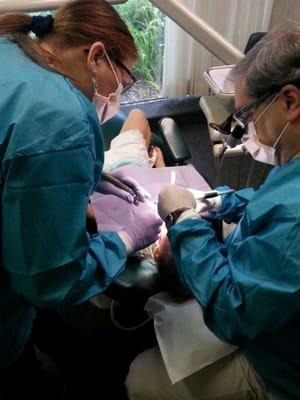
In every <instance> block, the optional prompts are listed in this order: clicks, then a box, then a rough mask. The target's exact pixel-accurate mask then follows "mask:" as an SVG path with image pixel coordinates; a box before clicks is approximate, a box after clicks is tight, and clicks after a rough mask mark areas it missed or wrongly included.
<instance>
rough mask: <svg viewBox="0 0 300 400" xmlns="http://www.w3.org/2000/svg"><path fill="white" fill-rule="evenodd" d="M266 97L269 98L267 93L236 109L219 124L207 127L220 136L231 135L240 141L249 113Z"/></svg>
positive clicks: (213, 123)
mask: <svg viewBox="0 0 300 400" xmlns="http://www.w3.org/2000/svg"><path fill="white" fill-rule="evenodd" d="M268 97H270V94H269V93H268V94H266V95H265V96H263V97H261V98H260V99H256V100H253V101H252V102H251V103H249V104H246V105H245V106H242V107H240V108H238V109H237V110H236V111H235V112H234V113H231V114H230V115H229V116H228V117H227V118H226V120H225V121H224V122H222V123H221V124H216V123H215V122H211V123H210V124H209V126H210V127H211V128H213V129H215V130H217V131H218V132H220V133H222V134H225V135H231V136H233V137H234V138H236V139H240V138H241V137H242V136H243V135H244V134H245V133H246V130H247V125H248V122H249V118H250V116H251V111H252V110H253V109H254V108H256V107H257V106H258V105H259V104H261V103H263V102H264V101H265V100H266V99H267V98H268Z"/></svg>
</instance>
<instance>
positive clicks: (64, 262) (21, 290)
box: [0, 38, 126, 367]
mask: <svg viewBox="0 0 300 400" xmlns="http://www.w3.org/2000/svg"><path fill="white" fill-rule="evenodd" d="M0 158H1V174H0V179H1V209H2V215H1V225H2V238H1V240H2V265H1V267H0V367H6V366H8V365H10V364H11V363H12V362H14V361H15V360H16V359H17V357H18V356H19V355H20V353H21V352H22V350H23V348H24V345H25V343H26V341H27V339H28V336H29V334H30V331H31V327H32V322H33V319H34V317H35V307H36V306H37V307H41V308H49V309H55V308H57V307H59V306H65V305H69V304H76V303H80V302H83V301H85V300H87V299H88V298H90V297H92V296H94V295H96V294H97V293H99V292H101V291H103V290H104V289H105V288H106V287H107V286H108V285H109V283H110V282H111V281H112V280H113V279H114V278H115V277H116V276H117V275H118V274H119V273H120V272H121V271H122V270H123V268H124V266H125V262H126V248H125V246H124V244H123V242H122V241H121V240H120V238H119V236H118V235H117V234H116V233H105V234H104V233H102V234H95V235H92V236H89V235H88V234H87V232H86V229H85V223H86V214H87V205H88V200H89V196H90V194H91V192H92V191H93V188H94V186H95V184H96V182H97V180H98V179H99V177H100V174H101V171H102V167H103V159H104V152H103V138H102V131H101V127H100V125H99V122H98V118H97V115H96V112H95V110H94V107H93V106H92V104H91V103H90V102H89V100H88V99H87V98H86V97H85V96H84V95H83V94H82V93H81V92H79V91H78V90H77V89H76V88H75V87H74V86H73V85H72V84H71V82H70V80H68V79H67V78H66V77H63V76H61V75H59V74H56V73H54V72H51V71H49V70H46V69H44V68H42V67H41V66H39V65H37V64H36V63H35V62H33V61H32V60H30V59H29V58H28V57H26V56H25V55H24V53H23V51H22V50H21V49H20V48H19V47H18V46H17V45H16V44H15V43H13V42H11V41H10V40H8V39H6V38H1V39H0Z"/></svg>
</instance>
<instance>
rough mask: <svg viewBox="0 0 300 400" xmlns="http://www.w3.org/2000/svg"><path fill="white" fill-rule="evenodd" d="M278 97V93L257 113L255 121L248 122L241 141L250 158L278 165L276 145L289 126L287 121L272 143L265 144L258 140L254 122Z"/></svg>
mask: <svg viewBox="0 0 300 400" xmlns="http://www.w3.org/2000/svg"><path fill="white" fill-rule="evenodd" d="M277 98H278V95H277V96H275V97H274V99H273V100H272V101H271V103H270V104H268V105H267V107H266V108H265V109H264V110H263V111H262V112H261V113H260V114H259V116H258V117H257V119H256V120H255V122H253V121H251V122H249V124H248V129H247V134H246V135H244V136H243V138H242V142H243V144H244V146H245V148H246V150H247V151H248V152H249V153H250V154H251V156H252V158H254V160H256V161H260V162H263V163H265V164H271V165H278V162H277V158H276V147H277V144H278V143H279V141H280V139H281V138H282V136H283V134H284V133H285V131H286V130H287V128H288V126H289V124H290V123H289V122H287V124H286V125H285V126H284V128H283V129H282V131H281V132H280V134H279V136H278V138H277V139H276V141H275V143H274V145H273V146H272V147H271V146H267V145H265V144H263V143H261V141H260V140H259V138H258V136H257V133H256V129H255V123H256V122H257V121H258V120H259V119H260V118H261V117H262V115H263V114H264V113H265V112H266V111H267V110H268V109H269V108H270V107H271V105H272V104H273V103H274V101H275V100H276V99H277Z"/></svg>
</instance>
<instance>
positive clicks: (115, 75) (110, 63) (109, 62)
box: [104, 50, 121, 86]
mask: <svg viewBox="0 0 300 400" xmlns="http://www.w3.org/2000/svg"><path fill="white" fill-rule="evenodd" d="M104 55H105V57H106V60H107V62H108V64H109V66H110V68H111V70H112V72H113V74H114V77H115V80H116V82H117V84H118V86H120V85H121V82H120V80H119V78H118V75H117V73H116V70H115V68H114V66H113V64H112V62H111V60H110V58H109V57H108V54H107V52H106V50H104Z"/></svg>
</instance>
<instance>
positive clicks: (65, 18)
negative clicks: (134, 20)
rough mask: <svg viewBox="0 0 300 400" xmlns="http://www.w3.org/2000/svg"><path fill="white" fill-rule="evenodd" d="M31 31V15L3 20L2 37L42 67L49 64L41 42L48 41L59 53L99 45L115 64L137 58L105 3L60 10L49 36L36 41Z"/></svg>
mask: <svg viewBox="0 0 300 400" xmlns="http://www.w3.org/2000/svg"><path fill="white" fill-rule="evenodd" d="M31 30H32V17H31V16H30V15H28V14H25V13H7V14H3V15H1V16H0V35H7V36H10V37H11V39H12V40H14V41H15V42H17V43H18V45H19V46H20V47H21V48H22V49H23V51H24V52H25V54H27V55H28V56H29V57H30V58H32V59H33V60H34V61H36V62H38V63H39V64H47V63H46V59H45V55H44V54H45V53H44V51H42V49H41V47H40V46H39V42H40V41H47V42H49V43H51V44H52V45H53V47H54V48H55V49H58V50H63V49H68V48H73V47H78V46H84V45H86V46H89V45H91V44H93V43H95V42H97V41H100V42H102V43H103V44H104V46H105V49H106V51H107V53H108V54H109V56H110V57H111V58H112V59H113V60H114V61H121V60H124V59H125V58H126V57H129V58H132V59H136V58H137V49H136V46H135V44H134V40H133V38H132V36H131V34H130V32H129V30H128V28H127V26H126V25H125V23H124V22H123V21H122V19H121V18H120V16H119V14H118V13H117V12H116V10H115V9H114V8H113V7H112V6H111V5H110V4H109V3H108V2H106V1H105V0H77V1H74V2H69V3H67V4H66V5H64V6H62V7H60V8H59V9H58V10H57V12H56V14H55V17H54V21H53V27H52V28H51V29H50V32H48V33H46V34H44V35H43V36H42V37H40V38H37V40H34V39H32V38H31V37H30V36H29V35H28V32H29V31H31Z"/></svg>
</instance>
